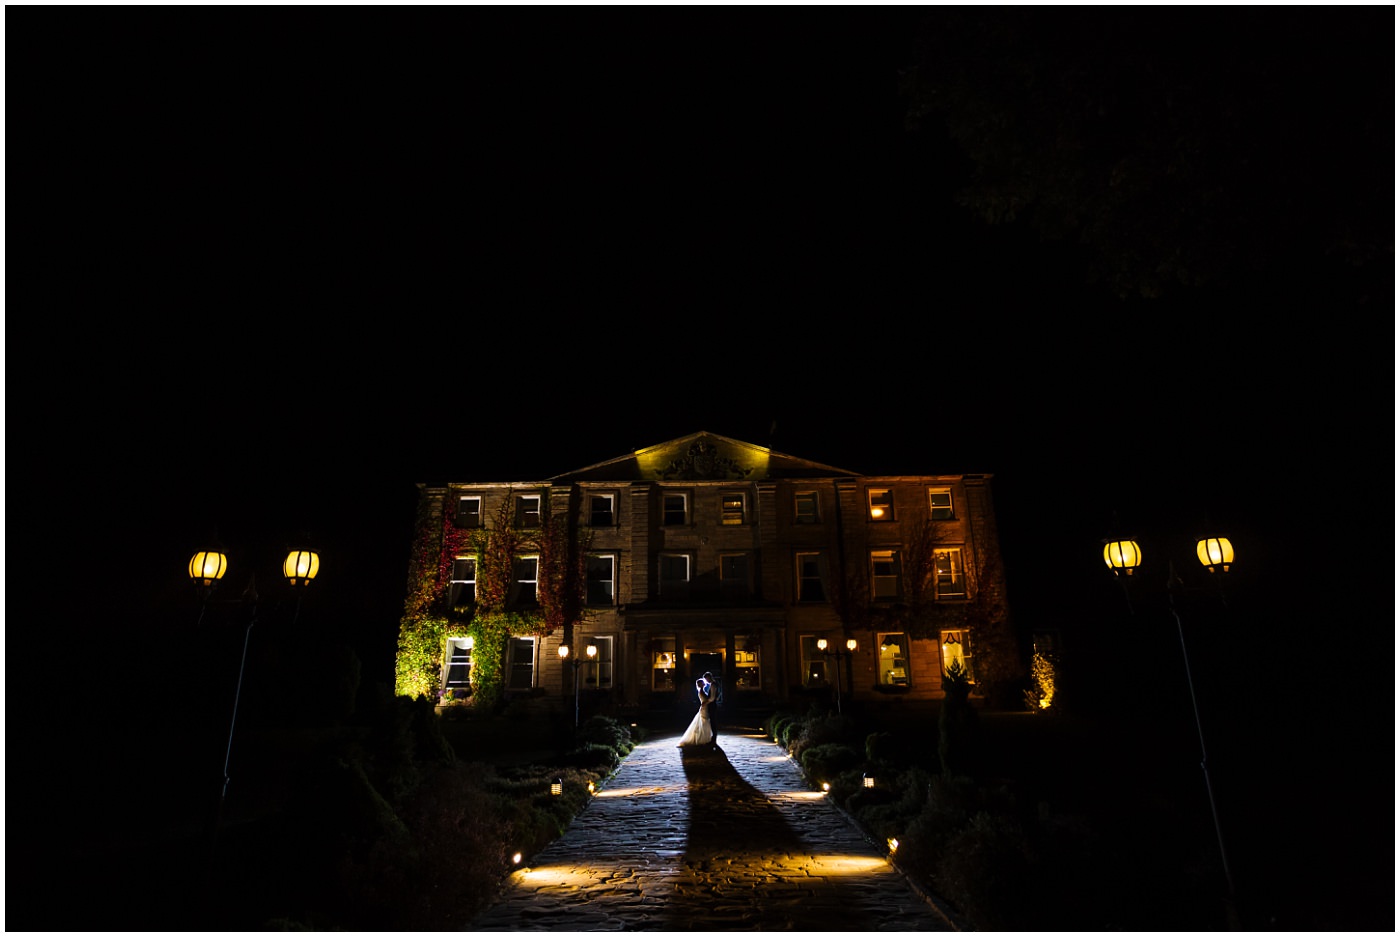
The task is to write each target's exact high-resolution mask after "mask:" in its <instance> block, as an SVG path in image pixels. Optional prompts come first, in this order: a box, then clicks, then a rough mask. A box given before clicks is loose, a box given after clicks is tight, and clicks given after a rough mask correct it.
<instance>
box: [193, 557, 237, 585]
mask: <svg viewBox="0 0 1400 937" xmlns="http://www.w3.org/2000/svg"><path fill="white" fill-rule="evenodd" d="M226 572H228V557H226V556H224V555H223V554H222V553H217V552H215V551H213V550H201V551H200V552H198V553H196V554H195V555H194V556H193V557H192V558H191V559H190V578H191V579H197V580H199V581H200V585H204V586H212V585H213V584H214V583H215V582H217V581H218V580H220V579H223V578H224V573H226Z"/></svg>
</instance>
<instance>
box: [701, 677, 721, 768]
mask: <svg viewBox="0 0 1400 937" xmlns="http://www.w3.org/2000/svg"><path fill="white" fill-rule="evenodd" d="M700 692H701V693H703V694H705V700H706V702H708V703H709V704H710V731H711V732H713V733H714V736H713V738H711V739H710V750H711V751H716V752H717V751H719V721H718V720H717V719H716V718H715V713H716V712H717V711H718V709H719V705H718V703H719V692H720V691H719V686H718V685H717V684H716V683H715V675H714V674H712V673H710V672H709V671H708V670H707V671H705V672H704V673H702V674H701V675H700Z"/></svg>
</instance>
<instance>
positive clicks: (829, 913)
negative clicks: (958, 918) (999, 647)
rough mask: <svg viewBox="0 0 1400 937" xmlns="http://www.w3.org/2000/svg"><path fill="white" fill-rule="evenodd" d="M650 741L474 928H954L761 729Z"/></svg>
mask: <svg viewBox="0 0 1400 937" xmlns="http://www.w3.org/2000/svg"><path fill="white" fill-rule="evenodd" d="M677 738H678V736H676V735H670V736H662V737H659V738H652V739H648V740H647V741H645V742H643V743H642V744H640V745H638V746H637V747H636V748H635V749H634V750H633V751H632V753H631V754H630V755H628V756H627V758H626V759H625V760H624V761H623V762H622V765H621V767H619V768H618V770H617V772H616V774H614V776H613V777H612V778H611V779H609V780H608V781H607V782H606V784H605V786H604V787H603V788H602V789H601V790H600V792H599V793H598V795H597V796H596V797H594V799H593V800H592V801H591V802H590V803H589V804H588V806H587V807H586V808H585V809H584V810H583V812H582V813H580V814H579V815H578V816H577V817H576V818H575V819H574V821H573V823H572V824H571V825H570V826H569V828H568V829H567V830H566V831H565V832H564V835H563V836H561V837H560V838H559V839H557V840H555V841H554V842H553V843H551V844H550V845H549V846H548V847H546V848H545V849H544V850H543V851H542V852H541V853H540V854H539V855H537V856H535V857H534V858H533V859H532V860H531V862H530V866H529V867H528V868H523V869H519V870H517V871H516V872H514V873H513V874H512V875H511V877H510V878H509V879H508V881H507V882H506V886H505V890H504V892H503V895H502V897H501V899H500V900H499V901H498V902H497V903H496V904H495V905H494V906H492V907H491V908H488V909H487V910H486V911H484V912H483V913H482V914H480V915H478V916H477V918H476V919H475V920H474V921H473V922H472V924H471V926H470V927H468V928H467V929H468V930H473V931H595V930H647V931H681V930H700V931H735V930H740V931H743V930H748V931H757V930H764V931H767V930H792V931H872V930H883V931H950V930H957V929H958V927H957V926H956V924H955V923H954V921H953V920H952V919H951V918H950V917H949V916H948V915H947V914H945V913H944V912H943V911H942V910H941V909H940V906H939V904H938V903H937V902H936V901H935V900H933V899H930V898H927V897H925V896H924V895H923V894H922V893H921V892H919V891H918V890H916V889H915V888H914V887H913V886H912V885H911V884H910V882H909V880H908V879H907V878H905V876H904V875H903V874H902V873H901V872H900V871H899V870H898V869H896V868H895V867H894V866H892V865H891V864H890V862H889V860H888V858H887V852H886V849H885V848H884V847H883V846H876V845H875V844H873V843H871V842H870V841H869V840H868V839H866V837H865V836H864V835H863V834H862V833H861V832H860V831H859V830H858V829H856V827H855V826H854V825H853V824H852V823H851V821H850V820H849V819H848V818H847V817H846V816H845V814H843V813H842V812H841V811H840V810H838V809H837V808H836V807H835V806H834V805H833V804H832V803H831V802H830V801H829V800H828V799H827V798H826V797H825V796H823V795H821V794H819V793H817V792H814V791H811V790H809V789H808V785H807V782H806V781H805V779H804V778H803V775H802V771H801V769H800V768H799V767H798V766H797V764H796V763H795V762H794V761H793V760H792V759H791V758H789V757H788V756H787V754H786V753H785V752H784V751H783V750H782V748H781V747H780V746H778V745H775V744H773V743H772V742H769V741H767V740H766V739H764V738H763V737H762V735H761V734H759V733H758V732H757V731H756V730H744V729H739V728H735V729H733V730H732V731H731V732H723V733H721V735H720V737H719V739H718V741H719V744H720V750H719V751H718V752H710V751H702V750H697V749H690V748H686V749H679V748H677V747H676V740H677Z"/></svg>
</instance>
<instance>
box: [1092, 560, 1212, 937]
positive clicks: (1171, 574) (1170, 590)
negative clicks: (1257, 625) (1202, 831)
mask: <svg viewBox="0 0 1400 937" xmlns="http://www.w3.org/2000/svg"><path fill="white" fill-rule="evenodd" d="M1142 558H1143V554H1142V549H1141V547H1139V546H1138V544H1137V541H1135V540H1133V539H1131V538H1126V539H1122V540H1109V541H1105V542H1104V548H1103V559H1104V563H1105V564H1107V566H1108V568H1109V570H1111V571H1112V573H1113V575H1114V576H1115V577H1116V578H1117V579H1118V580H1119V582H1121V583H1122V585H1123V595H1124V597H1125V598H1126V599H1127V600H1128V612H1129V614H1136V612H1135V611H1134V610H1133V602H1132V596H1131V595H1130V594H1129V593H1128V579H1129V578H1131V577H1132V575H1133V571H1134V570H1135V569H1137V568H1138V567H1139V566H1141V565H1142ZM1196 558H1197V559H1198V560H1200V563H1201V565H1202V566H1204V567H1205V568H1206V571H1207V572H1208V573H1210V574H1212V576H1213V578H1214V579H1215V581H1216V584H1217V586H1218V587H1219V598H1220V604H1221V605H1222V606H1224V605H1225V604H1226V603H1225V586H1224V576H1225V575H1226V574H1227V573H1229V571H1230V564H1231V563H1233V562H1234V561H1235V549H1234V547H1233V546H1232V545H1231V544H1230V541H1229V540H1228V539H1226V538H1225V537H1202V538H1200V539H1199V540H1197V542H1196ZM1217 573H1218V576H1217V575H1215V574H1217ZM1183 590H1184V584H1183V583H1182V581H1181V577H1180V576H1178V575H1177V573H1176V567H1175V565H1174V564H1173V563H1171V562H1170V561H1169V562H1168V563H1167V608H1168V610H1169V611H1170V612H1171V616H1172V618H1173V619H1174V620H1175V621H1176V631H1177V635H1178V636H1179V638H1180V640H1181V657H1182V661H1183V663H1184V664H1185V667H1186V688H1187V690H1188V691H1189V692H1190V696H1191V712H1192V714H1193V715H1194V716H1195V720H1196V736H1197V739H1198V740H1199V742H1200V746H1201V773H1202V774H1203V775H1204V776H1205V782H1206V798H1207V800H1208V801H1209V802H1210V816H1211V820H1212V822H1213V823H1214V825H1215V838H1216V842H1217V843H1218V844H1219V846H1220V863H1221V866H1222V867H1223V868H1224V871H1225V887H1226V905H1227V908H1228V911H1229V914H1230V916H1231V919H1232V923H1233V922H1234V921H1233V919H1234V917H1235V880H1234V876H1233V875H1232V874H1231V872H1230V859H1229V857H1228V856H1227V855H1226V852H1225V834H1224V833H1223V832H1222V830H1221V827H1220V812H1219V810H1218V809H1217V807H1216V803H1215V790H1214V788H1213V787H1212V786H1211V782H1210V766H1209V762H1208V760H1207V757H1206V735H1205V729H1204V728H1203V727H1202V724H1201V707H1200V704H1199V703H1198V702H1197V701H1196V685H1195V681H1194V680H1193V679H1192V677H1191V655H1190V654H1189V653H1188V652H1187V649H1186V629H1185V628H1184V627H1183V625H1182V623H1181V613H1180V611H1179V610H1178V609H1177V595H1178V593H1180V592H1182V591H1183Z"/></svg>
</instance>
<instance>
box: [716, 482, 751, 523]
mask: <svg viewBox="0 0 1400 937" xmlns="http://www.w3.org/2000/svg"><path fill="white" fill-rule="evenodd" d="M734 503H737V505H738V507H737V509H736V508H735V507H734V506H733V505H734ZM748 519H749V498H748V494H747V493H746V492H743V491H739V490H735V489H727V490H723V491H721V492H720V493H719V525H720V526H721V527H742V526H743V525H744V524H746V523H748Z"/></svg>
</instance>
